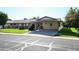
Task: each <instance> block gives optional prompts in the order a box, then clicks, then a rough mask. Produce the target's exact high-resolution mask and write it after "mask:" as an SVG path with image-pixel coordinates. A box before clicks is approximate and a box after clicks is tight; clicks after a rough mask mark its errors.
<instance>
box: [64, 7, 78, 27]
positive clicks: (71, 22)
mask: <svg viewBox="0 0 79 59" xmlns="http://www.w3.org/2000/svg"><path fill="white" fill-rule="evenodd" d="M65 20H66V23H67V25H68V26H69V27H77V28H78V26H79V9H77V8H72V7H71V8H70V10H69V11H68V13H67V14H66V17H65Z"/></svg>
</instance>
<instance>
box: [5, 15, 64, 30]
mask: <svg viewBox="0 0 79 59" xmlns="http://www.w3.org/2000/svg"><path fill="white" fill-rule="evenodd" d="M62 25H63V24H62V21H61V19H56V18H52V17H48V16H44V17H42V18H36V19H27V20H11V21H7V23H6V25H5V28H20V27H23V28H32V29H33V30H37V29H55V30H59V29H61V28H62Z"/></svg>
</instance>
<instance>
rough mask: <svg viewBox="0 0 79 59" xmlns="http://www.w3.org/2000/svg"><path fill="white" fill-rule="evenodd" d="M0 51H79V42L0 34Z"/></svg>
mask: <svg viewBox="0 0 79 59" xmlns="http://www.w3.org/2000/svg"><path fill="white" fill-rule="evenodd" d="M0 51H79V40H68V39H60V38H53V37H37V36H24V35H7V34H0Z"/></svg>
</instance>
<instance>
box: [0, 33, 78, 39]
mask: <svg viewBox="0 0 79 59" xmlns="http://www.w3.org/2000/svg"><path fill="white" fill-rule="evenodd" d="M0 34H8V35H21V36H35V37H45V38H46V37H47V38H52V37H53V38H59V39H69V40H79V38H78V37H62V36H47V35H40V34H29V33H24V34H15V33H1V32H0Z"/></svg>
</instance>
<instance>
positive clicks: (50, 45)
mask: <svg viewBox="0 0 79 59" xmlns="http://www.w3.org/2000/svg"><path fill="white" fill-rule="evenodd" d="M52 44H53V42H51V43H50V44H49V49H48V51H51V50H52Z"/></svg>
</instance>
